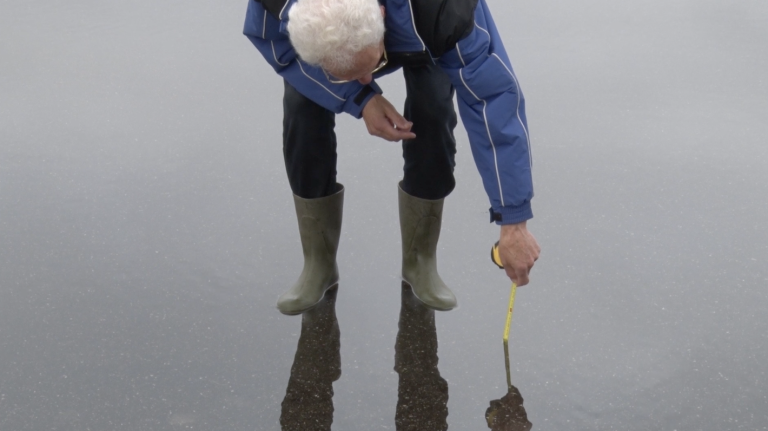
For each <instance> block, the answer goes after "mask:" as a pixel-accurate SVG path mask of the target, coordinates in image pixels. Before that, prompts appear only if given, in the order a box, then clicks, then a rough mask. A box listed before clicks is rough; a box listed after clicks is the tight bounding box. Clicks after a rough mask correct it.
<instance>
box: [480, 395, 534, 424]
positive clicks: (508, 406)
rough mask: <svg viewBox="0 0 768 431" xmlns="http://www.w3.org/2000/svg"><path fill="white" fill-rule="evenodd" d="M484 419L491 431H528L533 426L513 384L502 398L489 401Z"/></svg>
mask: <svg viewBox="0 0 768 431" xmlns="http://www.w3.org/2000/svg"><path fill="white" fill-rule="evenodd" d="M485 420H486V422H487V423H488V428H490V429H491V430H493V431H530V429H531V428H533V424H532V423H531V422H529V421H528V414H527V413H526V412H525V407H523V396H522V395H521V394H520V391H519V390H517V388H516V387H514V386H512V387H511V388H509V392H507V395H504V397H503V398H502V399H500V400H493V401H491V406H490V407H488V410H486V411H485Z"/></svg>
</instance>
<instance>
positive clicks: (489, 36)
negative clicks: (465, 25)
mask: <svg viewBox="0 0 768 431" xmlns="http://www.w3.org/2000/svg"><path fill="white" fill-rule="evenodd" d="M475 27H477V28H479V29H480V30H482V31H484V32H485V34H487V35H488V38H489V39H490V38H491V34H490V33H488V30H486V29H484V28H482V27H480V26H479V25H477V21H475Z"/></svg>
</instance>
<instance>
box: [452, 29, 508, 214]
mask: <svg viewBox="0 0 768 431" xmlns="http://www.w3.org/2000/svg"><path fill="white" fill-rule="evenodd" d="M456 52H457V53H458V54H459V58H460V59H461V64H464V66H465V67H466V64H465V63H464V58H463V57H462V56H461V50H460V49H459V45H458V44H457V45H456ZM459 78H461V83H462V84H464V87H465V88H466V89H467V90H468V91H469V92H470V93H471V94H472V95H473V96H475V99H477V100H478V101H480V102H483V121H485V131H486V132H487V133H488V140H489V141H490V142H491V148H492V149H493V164H494V167H495V168H496V181H498V183H499V199H501V206H505V205H504V190H503V189H502V188H501V175H500V174H499V160H498V158H497V157H496V145H495V144H494V143H493V137H492V136H491V128H490V126H489V125H488V116H486V114H485V108H487V107H488V102H486V101H485V100H483V99H481V98H479V97H477V94H475V92H474V91H472V89H471V88H469V86H468V85H467V82H466V81H464V69H463V68H462V69H459Z"/></svg>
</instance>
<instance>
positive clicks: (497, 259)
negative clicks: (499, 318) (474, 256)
mask: <svg viewBox="0 0 768 431" xmlns="http://www.w3.org/2000/svg"><path fill="white" fill-rule="evenodd" d="M491 260H492V261H493V263H495V264H496V266H498V267H499V268H502V269H504V265H502V263H501V256H499V243H498V242H496V244H494V245H493V247H492V248H491ZM516 292H517V284H515V283H514V282H513V283H512V291H510V292H509V307H508V308H507V323H506V325H505V326H504V338H503V340H504V365H505V366H506V369H507V387H508V388H510V389H511V388H512V378H511V376H510V372H509V327H510V326H511V325H512V310H513V309H514V308H515V293H516Z"/></svg>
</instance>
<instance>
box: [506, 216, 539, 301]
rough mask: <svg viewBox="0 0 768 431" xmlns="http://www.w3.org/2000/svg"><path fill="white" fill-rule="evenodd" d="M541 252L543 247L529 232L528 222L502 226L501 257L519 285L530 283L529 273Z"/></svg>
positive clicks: (513, 279)
mask: <svg viewBox="0 0 768 431" xmlns="http://www.w3.org/2000/svg"><path fill="white" fill-rule="evenodd" d="M539 253H541V247H539V243H538V242H536V238H534V237H533V235H532V234H531V233H530V232H528V228H527V227H526V222H522V223H517V224H506V225H502V226H501V238H500V239H499V257H500V258H501V263H502V265H503V266H504V270H505V271H506V272H507V276H508V277H509V278H510V279H511V280H512V281H513V282H515V283H516V284H517V285H518V286H525V285H526V284H528V275H529V274H530V272H531V268H533V263H534V262H536V260H537V259H538V258H539Z"/></svg>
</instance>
